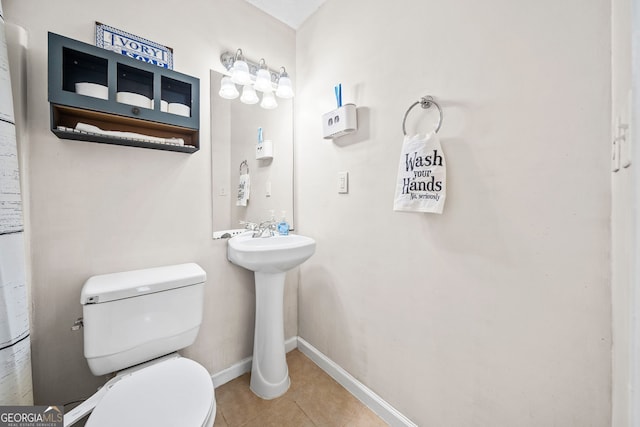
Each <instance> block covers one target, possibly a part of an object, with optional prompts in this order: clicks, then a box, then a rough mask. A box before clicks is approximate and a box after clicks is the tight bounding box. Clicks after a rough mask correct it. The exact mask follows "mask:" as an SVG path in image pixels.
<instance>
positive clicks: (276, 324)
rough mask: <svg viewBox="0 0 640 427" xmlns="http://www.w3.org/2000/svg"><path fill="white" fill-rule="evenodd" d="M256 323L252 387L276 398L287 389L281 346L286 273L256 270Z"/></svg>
mask: <svg viewBox="0 0 640 427" xmlns="http://www.w3.org/2000/svg"><path fill="white" fill-rule="evenodd" d="M254 274H255V281H256V324H255V333H254V338H253V361H252V364H251V385H250V387H251V390H252V391H253V392H254V393H255V394H256V395H258V396H259V397H261V398H263V399H275V398H276V397H279V396H282V395H283V394H284V393H285V392H286V391H287V390H288V389H289V384H290V382H291V381H290V380H289V369H288V367H287V359H286V355H285V348H284V315H283V305H284V303H283V301H284V279H285V274H286V273H261V272H258V271H256V272H255V273H254Z"/></svg>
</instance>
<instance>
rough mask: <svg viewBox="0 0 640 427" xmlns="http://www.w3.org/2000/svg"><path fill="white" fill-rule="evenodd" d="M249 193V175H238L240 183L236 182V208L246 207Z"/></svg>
mask: <svg viewBox="0 0 640 427" xmlns="http://www.w3.org/2000/svg"><path fill="white" fill-rule="evenodd" d="M249 193H251V180H250V179H249V174H248V173H245V174H242V175H240V181H239V182H238V200H237V201H236V206H247V202H248V201H249Z"/></svg>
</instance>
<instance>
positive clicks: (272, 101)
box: [260, 92, 278, 110]
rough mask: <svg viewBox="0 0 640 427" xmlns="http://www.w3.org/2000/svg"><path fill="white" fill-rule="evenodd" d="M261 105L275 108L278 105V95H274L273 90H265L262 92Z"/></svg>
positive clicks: (266, 107) (265, 107)
mask: <svg viewBox="0 0 640 427" xmlns="http://www.w3.org/2000/svg"><path fill="white" fill-rule="evenodd" d="M260 106H261V107H262V108H264V109H266V110H273V109H274V108H276V107H277V106H278V103H277V102H276V97H275V96H273V92H265V93H263V94H262V102H261V103H260Z"/></svg>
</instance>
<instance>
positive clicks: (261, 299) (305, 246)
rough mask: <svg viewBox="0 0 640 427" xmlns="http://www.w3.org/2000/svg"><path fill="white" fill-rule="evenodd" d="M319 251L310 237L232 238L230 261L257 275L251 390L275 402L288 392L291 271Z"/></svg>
mask: <svg viewBox="0 0 640 427" xmlns="http://www.w3.org/2000/svg"><path fill="white" fill-rule="evenodd" d="M315 250H316V242H315V240H313V239H312V238H310V237H306V236H300V235H297V234H290V235H287V236H271V237H252V232H248V233H244V234H241V235H239V236H235V237H232V238H231V239H229V245H228V247H227V258H228V259H229V261H231V262H232V263H234V264H236V265H239V266H240V267H244V268H246V269H247V270H251V271H253V272H254V276H255V281H256V324H255V333H254V339H253V362H252V365H251V384H250V387H251V390H252V391H253V392H254V393H255V394H256V395H258V396H260V397H261V398H263V399H274V398H276V397H278V396H281V395H283V394H284V393H285V392H286V391H287V390H288V389H289V384H290V380H289V369H288V367H287V360H286V356H285V348H284V321H283V320H284V319H283V298H284V279H285V274H286V272H287V271H288V270H291V269H292V268H294V267H296V266H298V265H300V264H302V263H303V262H305V261H306V260H307V259H309V257H311V255H313V253H314V252H315Z"/></svg>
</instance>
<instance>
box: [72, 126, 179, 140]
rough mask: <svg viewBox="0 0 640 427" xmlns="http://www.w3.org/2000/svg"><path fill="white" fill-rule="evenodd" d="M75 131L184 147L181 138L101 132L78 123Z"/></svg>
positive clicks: (111, 131) (95, 127)
mask: <svg viewBox="0 0 640 427" xmlns="http://www.w3.org/2000/svg"><path fill="white" fill-rule="evenodd" d="M76 130H77V131H80V132H87V133H95V134H98V135H105V136H114V137H117V138H124V139H142V140H144V141H147V142H156V143H159V144H174V145H184V139H182V138H159V137H157V136H150V135H143V134H141V133H135V132H121V131H117V130H102V129H100V128H99V127H98V126H94V125H90V124H87V123H78V124H77V125H76Z"/></svg>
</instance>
